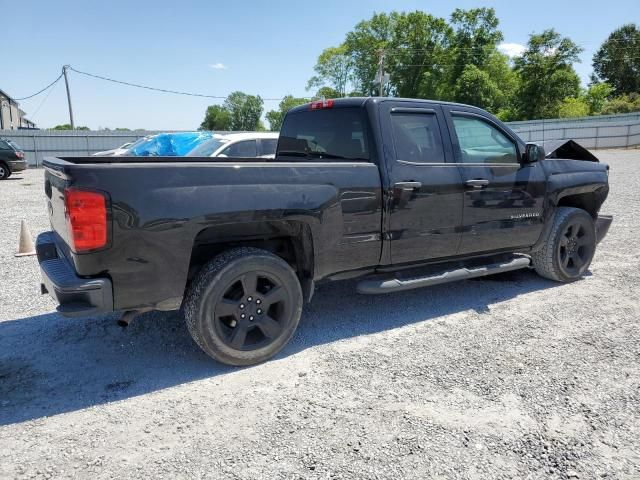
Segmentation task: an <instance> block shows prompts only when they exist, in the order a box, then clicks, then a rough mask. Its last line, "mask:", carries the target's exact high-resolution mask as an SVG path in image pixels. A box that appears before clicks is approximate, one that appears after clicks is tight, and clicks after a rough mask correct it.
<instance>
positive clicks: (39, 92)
mask: <svg viewBox="0 0 640 480" xmlns="http://www.w3.org/2000/svg"><path fill="white" fill-rule="evenodd" d="M61 78H62V74H60V75H59V76H58V78H56V79H55V80H54V81H53V82H51V83H50V84H49V85H47V86H46V87H44V88H43V89H42V90H38V91H37V92H36V93H34V94H33V95H29V96H28V97H22V98H14V100H27V99H29V98H33V97H35V96H36V95H40V94H41V93H42V92H44V91H45V90H46V89H48V88H50V87H52V86H53V85H54V84H56V83H57V82H58V80H60V79H61Z"/></svg>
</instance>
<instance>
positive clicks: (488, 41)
mask: <svg viewBox="0 0 640 480" xmlns="http://www.w3.org/2000/svg"><path fill="white" fill-rule="evenodd" d="M499 23H500V22H499V20H498V17H496V12H495V10H494V9H493V8H486V7H483V8H472V9H470V10H462V9H459V8H456V9H455V10H454V11H453V13H452V14H451V25H452V26H453V29H454V31H455V34H454V39H453V50H454V52H453V55H454V60H455V64H454V65H453V69H452V73H453V76H454V78H457V77H458V76H459V75H461V74H462V71H463V70H464V68H465V67H466V66H467V65H475V66H476V67H479V68H481V69H482V68H483V67H484V66H485V64H486V63H487V62H488V61H489V58H490V57H491V56H492V55H493V54H494V52H496V51H497V45H498V43H500V42H501V41H502V40H503V38H504V37H503V35H502V32H501V31H500V30H498V24H499Z"/></svg>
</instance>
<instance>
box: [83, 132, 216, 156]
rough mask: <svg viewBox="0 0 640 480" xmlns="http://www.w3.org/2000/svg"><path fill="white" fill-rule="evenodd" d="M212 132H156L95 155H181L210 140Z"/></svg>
mask: <svg viewBox="0 0 640 480" xmlns="http://www.w3.org/2000/svg"><path fill="white" fill-rule="evenodd" d="M212 136H213V134H212V133H211V132H170V133H156V134H154V135H147V136H145V137H143V138H139V139H138V140H136V141H135V142H133V143H131V144H130V145H128V146H127V147H126V148H124V146H123V147H120V148H119V149H117V151H114V152H113V153H109V152H111V151H105V152H98V153H95V154H93V156H95V157H106V156H110V157H124V156H133V157H180V156H184V155H186V154H187V153H189V152H190V151H191V150H193V149H194V148H196V147H197V146H198V145H200V144H201V143H202V142H205V141H207V140H209V139H210V138H211V137H212Z"/></svg>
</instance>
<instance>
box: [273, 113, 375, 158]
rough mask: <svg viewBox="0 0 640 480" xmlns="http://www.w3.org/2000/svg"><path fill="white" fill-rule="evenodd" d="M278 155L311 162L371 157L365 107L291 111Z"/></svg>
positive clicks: (280, 140)
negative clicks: (315, 160)
mask: <svg viewBox="0 0 640 480" xmlns="http://www.w3.org/2000/svg"><path fill="white" fill-rule="evenodd" d="M277 154H278V156H288V157H300V158H301V159H302V158H306V159H308V160H309V161H314V159H322V160H336V161H340V160H363V161H368V160H369V159H370V154H369V128H368V122H367V120H366V117H365V115H364V110H363V109H361V108H335V109H334V108H330V109H320V110H308V111H300V112H295V113H290V114H288V115H287V117H286V119H285V121H284V125H283V126H282V129H281V130H280V139H279V141H278V153H277Z"/></svg>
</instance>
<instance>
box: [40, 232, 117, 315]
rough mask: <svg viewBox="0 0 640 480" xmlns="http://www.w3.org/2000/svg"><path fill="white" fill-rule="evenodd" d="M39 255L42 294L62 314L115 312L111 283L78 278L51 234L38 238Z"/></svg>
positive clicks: (100, 279)
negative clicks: (53, 303)
mask: <svg viewBox="0 0 640 480" xmlns="http://www.w3.org/2000/svg"><path fill="white" fill-rule="evenodd" d="M36 252H37V254H38V263H39V264H40V272H41V273H42V284H41V290H42V293H43V294H44V293H48V294H49V295H51V297H52V298H53V299H54V300H55V301H56V302H58V304H59V305H58V307H57V310H58V312H59V313H61V314H62V315H64V316H65V317H85V316H88V315H95V314H100V313H107V312H112V311H113V288H112V285H111V280H110V279H108V278H81V277H79V276H78V275H77V274H76V272H75V270H74V269H73V266H72V265H71V263H69V261H68V260H67V259H66V258H65V257H64V256H63V255H60V254H59V250H58V249H57V248H56V244H55V238H54V235H53V233H52V232H45V233H42V234H40V235H39V236H38V240H37V241H36Z"/></svg>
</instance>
